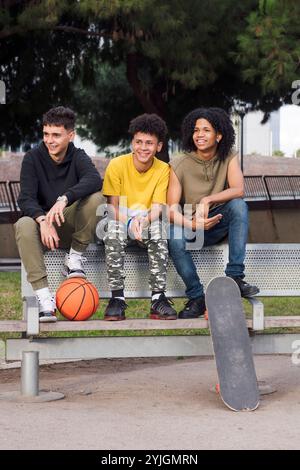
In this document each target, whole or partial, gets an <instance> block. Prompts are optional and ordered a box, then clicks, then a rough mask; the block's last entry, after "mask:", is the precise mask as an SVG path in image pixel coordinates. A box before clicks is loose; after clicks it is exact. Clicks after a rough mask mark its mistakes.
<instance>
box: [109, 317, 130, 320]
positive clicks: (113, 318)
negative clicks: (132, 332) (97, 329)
mask: <svg viewBox="0 0 300 470" xmlns="http://www.w3.org/2000/svg"><path fill="white" fill-rule="evenodd" d="M104 320H105V321H122V320H126V317H104Z"/></svg>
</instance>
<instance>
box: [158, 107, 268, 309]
mask: <svg viewBox="0 0 300 470" xmlns="http://www.w3.org/2000/svg"><path fill="white" fill-rule="evenodd" d="M182 138H183V142H182V144H183V150H184V151H185V153H184V154H183V155H182V156H180V157H179V158H176V159H174V160H173V161H171V174H170V184H169V189H168V197H167V202H168V205H169V207H170V206H171V210H170V218H171V222H172V223H173V224H171V228H170V240H169V251H170V255H171V257H172V259H173V262H174V265H175V267H176V269H177V272H178V273H179V275H180V276H181V278H182V279H183V281H184V283H185V285H186V295H187V297H188V301H187V303H186V305H185V307H184V308H183V310H182V311H181V312H180V313H179V318H197V317H200V316H202V315H203V314H204V312H205V298H204V290H203V285H202V283H201V282H200V279H199V277H198V274H197V271H196V267H195V264H194V262H193V259H192V256H191V253H190V251H189V250H188V249H187V246H186V241H187V240H186V238H187V237H186V236H185V234H186V231H190V232H191V231H193V232H194V235H195V234H197V233H198V231H199V232H200V233H201V234H202V240H203V243H202V246H209V245H214V244H215V243H218V242H219V241H221V240H222V239H224V238H225V237H226V236H228V245H229V261H228V264H227V267H226V271H225V274H226V276H229V277H231V278H233V279H234V280H235V282H236V283H237V284H238V286H239V288H240V292H241V295H242V296H243V297H251V296H254V295H256V294H257V293H258V292H259V289H258V288H257V287H256V286H251V285H250V284H248V283H247V282H245V281H244V268H245V266H244V259H245V254H246V242H247V236H248V209H247V204H246V203H245V201H244V200H243V199H242V198H243V196H244V179H243V174H242V171H241V169H240V165H239V161H238V156H237V154H235V153H233V151H232V148H233V145H234V140H235V134H234V129H233V126H232V123H231V120H230V118H229V116H228V114H227V113H226V112H225V111H224V110H222V109H220V108H198V109H195V110H193V111H192V112H190V113H189V114H188V115H187V116H186V117H185V118H184V120H183V123H182ZM184 204H187V205H189V206H188V207H190V209H191V210H190V214H187V213H184V214H183V213H182V210H181V208H183V205H184ZM183 232H185V234H184V233H183ZM190 248H191V249H193V247H192V243H190Z"/></svg>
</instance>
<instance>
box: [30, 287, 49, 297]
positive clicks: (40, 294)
mask: <svg viewBox="0 0 300 470" xmlns="http://www.w3.org/2000/svg"><path fill="white" fill-rule="evenodd" d="M34 292H35V294H36V295H37V296H38V297H39V298H40V299H41V300H46V299H49V298H52V297H53V294H51V292H50V291H49V287H42V289H37V290H35V291H34Z"/></svg>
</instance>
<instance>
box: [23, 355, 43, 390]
mask: <svg viewBox="0 0 300 470" xmlns="http://www.w3.org/2000/svg"><path fill="white" fill-rule="evenodd" d="M38 394H39V352H38V351H23V352H22V365H21V395H23V396H25V397H36V396H38Z"/></svg>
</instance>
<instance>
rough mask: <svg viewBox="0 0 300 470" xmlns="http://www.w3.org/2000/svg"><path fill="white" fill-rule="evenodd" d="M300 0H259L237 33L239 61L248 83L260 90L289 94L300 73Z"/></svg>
mask: <svg viewBox="0 0 300 470" xmlns="http://www.w3.org/2000/svg"><path fill="white" fill-rule="evenodd" d="M299 17H300V2H299V0H260V2H259V8H258V10H257V11H253V12H252V13H251V14H250V15H249V17H248V18H247V28H246V30H245V32H244V33H242V34H240V35H239V36H238V41H239V53H238V54H237V61H238V62H239V63H240V64H241V66H242V67H243V77H244V79H245V80H246V81H247V82H248V83H254V82H258V84H259V85H260V89H261V93H262V94H263V95H265V94H268V93H269V94H271V93H273V94H275V95H277V96H281V97H282V98H285V97H289V94H290V93H291V92H292V90H291V86H292V82H293V81H294V80H296V79H297V78H299V72H300V24H299Z"/></svg>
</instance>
